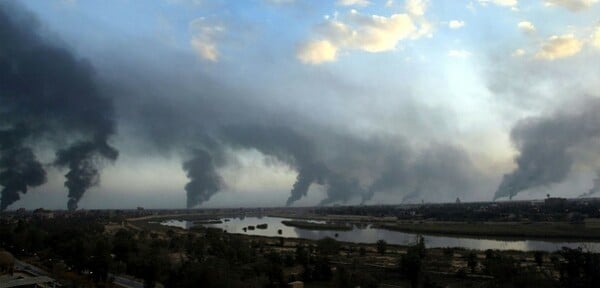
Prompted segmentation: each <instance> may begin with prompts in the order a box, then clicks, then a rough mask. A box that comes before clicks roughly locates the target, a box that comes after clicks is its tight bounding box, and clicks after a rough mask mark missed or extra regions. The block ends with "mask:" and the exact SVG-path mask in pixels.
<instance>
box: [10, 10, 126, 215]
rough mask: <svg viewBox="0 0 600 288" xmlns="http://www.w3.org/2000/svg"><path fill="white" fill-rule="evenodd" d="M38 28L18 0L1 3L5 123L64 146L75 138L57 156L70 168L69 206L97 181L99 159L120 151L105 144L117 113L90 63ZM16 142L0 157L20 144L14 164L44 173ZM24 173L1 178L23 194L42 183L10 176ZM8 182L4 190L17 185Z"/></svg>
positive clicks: (17, 175)
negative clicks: (52, 40) (98, 83)
mask: <svg viewBox="0 0 600 288" xmlns="http://www.w3.org/2000/svg"><path fill="white" fill-rule="evenodd" d="M40 27H41V26H40V25H39V23H38V22H37V20H36V19H35V18H34V17H33V16H32V15H30V14H29V13H28V12H26V11H23V9H21V8H20V7H18V6H17V5H16V4H15V3H14V2H10V1H4V2H2V3H0V104H1V105H2V106H1V108H0V117H1V119H2V120H1V122H2V123H1V124H2V125H4V126H8V127H11V128H10V129H17V130H27V131H29V132H30V133H29V134H30V135H29V137H30V138H32V139H36V140H40V139H48V140H50V141H53V142H55V143H56V144H60V145H64V144H65V143H68V142H73V141H75V143H74V144H72V145H71V146H69V147H67V148H64V147H61V149H60V151H58V152H57V160H56V164H57V165H58V166H61V167H68V168H69V169H70V171H69V172H68V173H67V174H66V175H65V176H66V177H67V181H66V182H65V186H66V187H67V188H68V189H69V208H73V207H76V203H77V201H79V199H80V198H81V196H82V195H83V193H84V192H85V190H87V189H88V188H89V187H91V186H93V185H95V184H97V183H98V169H99V167H98V166H97V159H96V158H107V159H110V160H114V159H116V157H117V155H118V153H117V152H116V150H115V149H114V148H112V147H110V146H109V144H108V143H107V141H108V138H109V137H110V136H111V135H112V134H113V133H114V112H113V107H112V102H111V100H110V99H109V98H107V97H104V96H101V95H100V94H99V93H98V91H97V88H96V84H95V82H94V75H93V70H92V68H91V65H90V64H89V63H88V62H86V61H82V60H79V59H77V58H76V57H75V56H73V54H72V53H71V52H70V51H69V50H67V49H65V48H62V47H60V46H58V45H57V44H55V43H52V42H51V41H50V40H49V39H46V38H44V36H42V35H43V31H42V29H41V28H40ZM59 142H60V143H59ZM12 145H14V146H10V147H6V149H4V150H3V151H2V157H3V158H7V157H11V156H10V153H11V152H10V151H17V150H19V149H21V150H20V151H21V152H20V153H21V154H20V158H14V157H13V158H12V160H13V161H15V165H22V166H23V167H26V166H30V167H33V166H35V169H34V170H35V171H34V172H36V173H37V174H38V175H37V180H40V179H41V177H39V175H42V174H44V173H45V172H44V171H43V168H42V167H41V165H39V162H37V160H35V155H34V154H33V151H32V150H31V149H29V148H23V147H21V146H20V145H21V143H18V142H13V143H12ZM67 145H68V144H67ZM55 146H57V145H55ZM23 149H25V150H23ZM25 151H26V152H25ZM27 171H29V172H32V171H30V170H27ZM11 175H12V176H11ZM22 175H23V173H12V174H10V173H9V174H5V175H4V177H7V179H5V180H4V181H3V182H4V183H13V184H10V185H16V184H14V183H21V184H20V185H17V186H20V188H19V189H18V190H17V191H21V192H23V193H24V192H25V191H26V189H24V188H23V187H26V186H36V185H35V184H37V185H40V184H41V183H39V182H40V181H34V183H30V184H31V185H30V184H23V181H22V180H19V179H16V178H15V179H13V180H11V179H8V178H10V177H22ZM44 175H45V174H44ZM7 185H8V184H7ZM7 185H3V186H4V189H13V190H14V189H15V188H9V186H10V185H9V186H7ZM12 194H14V193H12ZM10 199H11V198H10V197H9V198H8V199H7V200H4V195H3V198H2V201H3V202H4V201H11V200H10ZM12 199H14V196H13V197H12ZM7 203H8V202H7ZM4 208H5V207H4Z"/></svg>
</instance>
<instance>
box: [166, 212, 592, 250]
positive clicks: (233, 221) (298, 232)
mask: <svg viewBox="0 0 600 288" xmlns="http://www.w3.org/2000/svg"><path fill="white" fill-rule="evenodd" d="M221 220H222V221H223V223H221V224H205V225H204V226H206V227H214V228H220V229H223V230H225V231H227V232H228V233H238V234H246V235H259V236H269V237H286V238H304V239H311V240H318V239H322V238H325V237H331V238H335V239H337V240H339V241H345V242H352V243H375V242H377V240H380V239H383V240H385V241H386V242H388V243H390V244H398V245H410V244H413V243H415V241H416V238H417V234H412V233H404V232H398V231H389V230H384V229H377V228H371V226H368V225H367V226H363V227H357V226H354V228H353V229H352V230H350V231H323V230H307V229H302V228H296V227H289V226H285V225H283V224H282V223H281V221H282V220H293V219H287V218H279V217H245V218H223V219H221ZM302 221H304V220H302ZM311 222H317V223H319V222H320V223H323V222H322V221H311ZM161 224H162V225H167V226H174V227H180V228H184V229H189V228H190V227H192V226H194V224H193V223H192V222H190V221H178V220H169V221H165V222H162V223H161ZM258 224H268V227H267V229H255V230H247V232H244V230H243V228H244V227H248V226H256V225H258ZM279 229H281V232H282V233H281V234H279V233H278V232H277V231H278V230H279ZM335 234H337V237H335ZM424 238H425V245H426V246H427V247H429V248H440V247H461V248H467V249H479V250H486V249H498V250H521V251H531V250H542V251H555V250H559V249H560V248H561V247H569V248H577V247H582V248H583V249H585V250H590V251H594V252H600V242H550V241H540V240H492V239H475V238H462V237H460V238H459V237H451V236H429V235H425V236H424Z"/></svg>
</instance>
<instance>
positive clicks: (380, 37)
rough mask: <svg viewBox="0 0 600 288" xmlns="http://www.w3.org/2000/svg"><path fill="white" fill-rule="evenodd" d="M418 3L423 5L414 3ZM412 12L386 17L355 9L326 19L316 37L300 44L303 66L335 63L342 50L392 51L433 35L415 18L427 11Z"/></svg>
mask: <svg viewBox="0 0 600 288" xmlns="http://www.w3.org/2000/svg"><path fill="white" fill-rule="evenodd" d="M417 2H419V3H424V2H422V1H415V2H414V3H417ZM425 7H426V6H423V7H422V8H423V9H424V8H425ZM413 8H414V7H413ZM412 13H413V14H410V13H398V14H392V15H390V16H387V17H386V16H380V15H370V14H362V13H360V12H358V11H356V10H354V9H352V10H351V11H350V12H348V13H346V14H344V15H339V14H337V13H336V14H335V15H334V16H327V17H325V22H324V23H321V24H320V25H318V26H317V27H316V29H315V32H316V34H317V36H316V37H314V38H313V39H312V40H309V41H305V42H304V43H303V44H301V45H300V46H299V47H300V48H299V49H298V50H297V53H296V56H297V57H298V59H300V61H302V62H304V63H310V64H319V63H322V62H326V61H334V60H336V56H337V54H338V52H340V51H343V50H360V51H365V52H370V53H378V52H385V51H392V50H394V49H396V47H397V46H398V43H399V42H400V41H402V40H407V39H410V40H414V39H419V38H421V37H424V36H431V31H432V26H431V24H430V23H429V22H428V21H427V20H426V19H425V17H423V16H422V15H421V16H416V15H414V13H425V10H422V11H420V10H419V11H413V12H412Z"/></svg>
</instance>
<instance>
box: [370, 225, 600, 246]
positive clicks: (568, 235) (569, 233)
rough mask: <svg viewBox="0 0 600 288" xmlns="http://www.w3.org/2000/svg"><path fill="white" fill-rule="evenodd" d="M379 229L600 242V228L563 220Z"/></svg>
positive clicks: (407, 226) (395, 226) (385, 227)
mask: <svg viewBox="0 0 600 288" xmlns="http://www.w3.org/2000/svg"><path fill="white" fill-rule="evenodd" d="M375 227H377V228H380V229H386V230H392V231H399V232H406V233H418V234H430V235H442V236H444V235H451V236H468V237H486V238H490V237H492V238H517V239H544V240H549V239H557V240H565V239H571V240H575V239H578V240H579V239H585V240H593V241H599V242H600V228H598V227H597V226H596V225H591V224H570V223H563V222H545V223H499V222H482V223H467V222H397V223H394V224H390V223H385V224H376V225H375Z"/></svg>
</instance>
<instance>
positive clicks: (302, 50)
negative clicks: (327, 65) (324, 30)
mask: <svg viewBox="0 0 600 288" xmlns="http://www.w3.org/2000/svg"><path fill="white" fill-rule="evenodd" d="M296 56H297V57H298V59H300V61H302V62H303V63H306V64H321V63H323V62H330V61H335V59H336V57H337V48H336V47H335V46H334V45H333V44H331V42H329V41H327V40H320V41H311V42H307V43H305V44H302V45H300V47H298V50H297V53H296Z"/></svg>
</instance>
